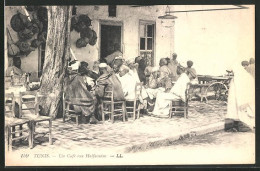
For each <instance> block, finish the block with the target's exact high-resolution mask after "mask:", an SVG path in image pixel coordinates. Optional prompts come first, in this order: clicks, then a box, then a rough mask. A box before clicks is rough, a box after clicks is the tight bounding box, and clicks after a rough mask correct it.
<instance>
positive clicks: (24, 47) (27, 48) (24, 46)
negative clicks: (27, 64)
mask: <svg viewBox="0 0 260 171" xmlns="http://www.w3.org/2000/svg"><path fill="white" fill-rule="evenodd" d="M17 46H18V47H19V49H20V51H21V52H26V53H28V52H31V51H33V50H35V49H34V48H32V47H31V46H30V45H29V44H28V43H27V42H23V41H19V42H17Z"/></svg>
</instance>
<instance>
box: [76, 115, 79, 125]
mask: <svg viewBox="0 0 260 171" xmlns="http://www.w3.org/2000/svg"><path fill="white" fill-rule="evenodd" d="M76 124H77V125H79V116H76Z"/></svg>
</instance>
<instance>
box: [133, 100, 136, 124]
mask: <svg viewBox="0 0 260 171" xmlns="http://www.w3.org/2000/svg"><path fill="white" fill-rule="evenodd" d="M135 113H136V100H135V101H134V109H133V119H134V120H135Z"/></svg>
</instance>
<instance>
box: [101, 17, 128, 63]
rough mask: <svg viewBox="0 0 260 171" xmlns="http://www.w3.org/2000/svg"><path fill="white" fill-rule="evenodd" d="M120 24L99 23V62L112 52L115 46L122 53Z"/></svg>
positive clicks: (113, 22)
mask: <svg viewBox="0 0 260 171" xmlns="http://www.w3.org/2000/svg"><path fill="white" fill-rule="evenodd" d="M122 26H123V24H122V22H115V21H101V22H100V61H101V62H102V61H103V59H104V58H105V57H106V56H108V55H110V54H112V53H113V52H114V46H115V44H117V45H118V46H119V49H120V50H121V51H122Z"/></svg>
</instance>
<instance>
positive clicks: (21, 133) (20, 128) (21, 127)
mask: <svg viewBox="0 0 260 171" xmlns="http://www.w3.org/2000/svg"><path fill="white" fill-rule="evenodd" d="M21 130H23V124H20V125H19V131H21ZM19 134H20V137H21V136H23V132H20V133H19ZM19 142H20V144H22V139H20V140H19Z"/></svg>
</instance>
